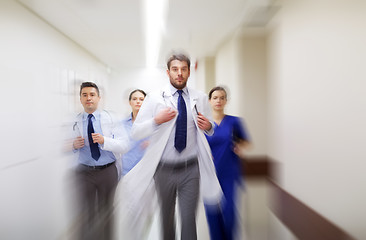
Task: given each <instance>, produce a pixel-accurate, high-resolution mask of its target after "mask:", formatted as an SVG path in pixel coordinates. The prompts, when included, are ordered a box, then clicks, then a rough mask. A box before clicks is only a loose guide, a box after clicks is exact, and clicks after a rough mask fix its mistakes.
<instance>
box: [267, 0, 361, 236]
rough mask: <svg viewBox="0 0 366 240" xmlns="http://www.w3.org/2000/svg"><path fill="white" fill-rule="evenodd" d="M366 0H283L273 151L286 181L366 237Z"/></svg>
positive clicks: (275, 43)
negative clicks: (365, 146) (365, 223)
mask: <svg viewBox="0 0 366 240" xmlns="http://www.w3.org/2000/svg"><path fill="white" fill-rule="evenodd" d="M365 10H366V2H365V1H357V0H354V1H330V0H328V1H316V0H307V1H283V5H282V9H281V11H280V13H279V14H278V16H277V17H276V19H274V20H273V26H274V30H273V32H272V35H271V38H270V40H269V49H270V69H271V70H270V74H269V76H270V81H269V101H268V102H269V140H268V142H269V155H270V156H271V157H272V158H273V159H275V160H278V161H279V162H280V163H281V164H282V170H281V175H280V177H281V185H282V187H284V188H285V189H286V190H287V191H289V192H290V193H291V194H293V195H294V196H295V197H297V198H298V199H300V201H303V202H304V203H305V204H307V205H308V206H310V207H312V208H314V209H315V211H317V212H319V213H320V214H322V215H323V216H325V217H326V218H328V219H329V220H331V221H333V222H334V223H336V224H337V225H339V226H340V227H341V228H343V229H345V230H346V231H348V232H349V233H350V234H352V235H353V236H355V237H356V238H357V239H364V238H365V237H366V230H365V228H364V222H365V221H366V217H365V216H366V210H365V208H364V203H365V201H366V190H365V188H364V187H363V186H365V184H366V175H365V174H364V173H365V171H364V170H365V167H366V164H365V161H364V160H365V159H366V152H365V151H364V146H363V145H364V144H365V142H366V128H365V122H366V113H365V111H364V109H365V106H366V98H365V84H366V82H365V78H366V73H365V67H364V65H365V59H366V47H365V42H366V32H365V31H364V23H365V22H366V15H365V14H364V13H365Z"/></svg>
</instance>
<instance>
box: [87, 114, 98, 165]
mask: <svg viewBox="0 0 366 240" xmlns="http://www.w3.org/2000/svg"><path fill="white" fill-rule="evenodd" d="M92 117H93V114H89V115H88V139H89V146H90V152H91V155H92V158H94V159H95V160H96V161H98V159H99V157H100V151H99V147H98V143H93V138H92V133H94V128H93V122H92V120H91V119H92Z"/></svg>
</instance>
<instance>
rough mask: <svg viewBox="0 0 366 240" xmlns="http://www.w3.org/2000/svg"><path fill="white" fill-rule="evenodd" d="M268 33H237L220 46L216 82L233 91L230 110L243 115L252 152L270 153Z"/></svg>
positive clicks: (230, 94) (230, 93)
mask: <svg viewBox="0 0 366 240" xmlns="http://www.w3.org/2000/svg"><path fill="white" fill-rule="evenodd" d="M266 52H267V49H266V36H265V35H253V36H247V35H234V36H233V37H232V38H230V39H229V40H228V41H226V42H224V43H223V44H222V45H221V47H220V48H219V49H218V51H217V54H216V58H215V63H216V64H215V66H216V67H215V69H216V85H224V86H226V87H228V90H229V93H228V94H229V101H228V104H227V107H226V113H227V114H229V115H235V116H239V117H242V118H243V119H244V121H245V123H246V125H247V128H248V131H249V133H250V136H251V141H252V142H253V148H252V150H251V151H250V152H248V154H249V155H266V153H267V152H266V151H267V150H266V142H267V139H266V132H267V129H266V120H267V118H266V112H267V97H266V94H267V91H266V90H267V82H266V79H267V55H266Z"/></svg>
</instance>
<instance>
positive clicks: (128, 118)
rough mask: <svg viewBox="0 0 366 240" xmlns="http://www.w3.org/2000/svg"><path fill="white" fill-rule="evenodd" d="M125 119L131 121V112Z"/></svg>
mask: <svg viewBox="0 0 366 240" xmlns="http://www.w3.org/2000/svg"><path fill="white" fill-rule="evenodd" d="M127 121H132V112H131V113H130V114H129V115H128V117H127Z"/></svg>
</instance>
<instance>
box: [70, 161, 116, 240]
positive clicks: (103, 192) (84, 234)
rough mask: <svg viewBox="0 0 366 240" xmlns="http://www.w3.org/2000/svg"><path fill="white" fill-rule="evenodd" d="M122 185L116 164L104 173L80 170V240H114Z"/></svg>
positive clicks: (88, 169) (99, 170) (101, 170)
mask: <svg viewBox="0 0 366 240" xmlns="http://www.w3.org/2000/svg"><path fill="white" fill-rule="evenodd" d="M117 183H118V176H117V169H116V167H115V165H114V164H112V165H110V166H108V167H107V168H104V169H92V168H89V167H87V166H83V165H79V166H78V168H77V170H76V184H77V186H78V189H77V192H78V194H77V196H78V204H79V205H78V209H79V210H80V216H79V219H80V221H79V224H80V225H79V229H78V230H79V231H78V236H79V237H78V239H82V240H93V239H95V240H97V239H98V240H111V239H113V224H114V222H113V212H114V209H113V202H114V195H115V191H116V187H117Z"/></svg>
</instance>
